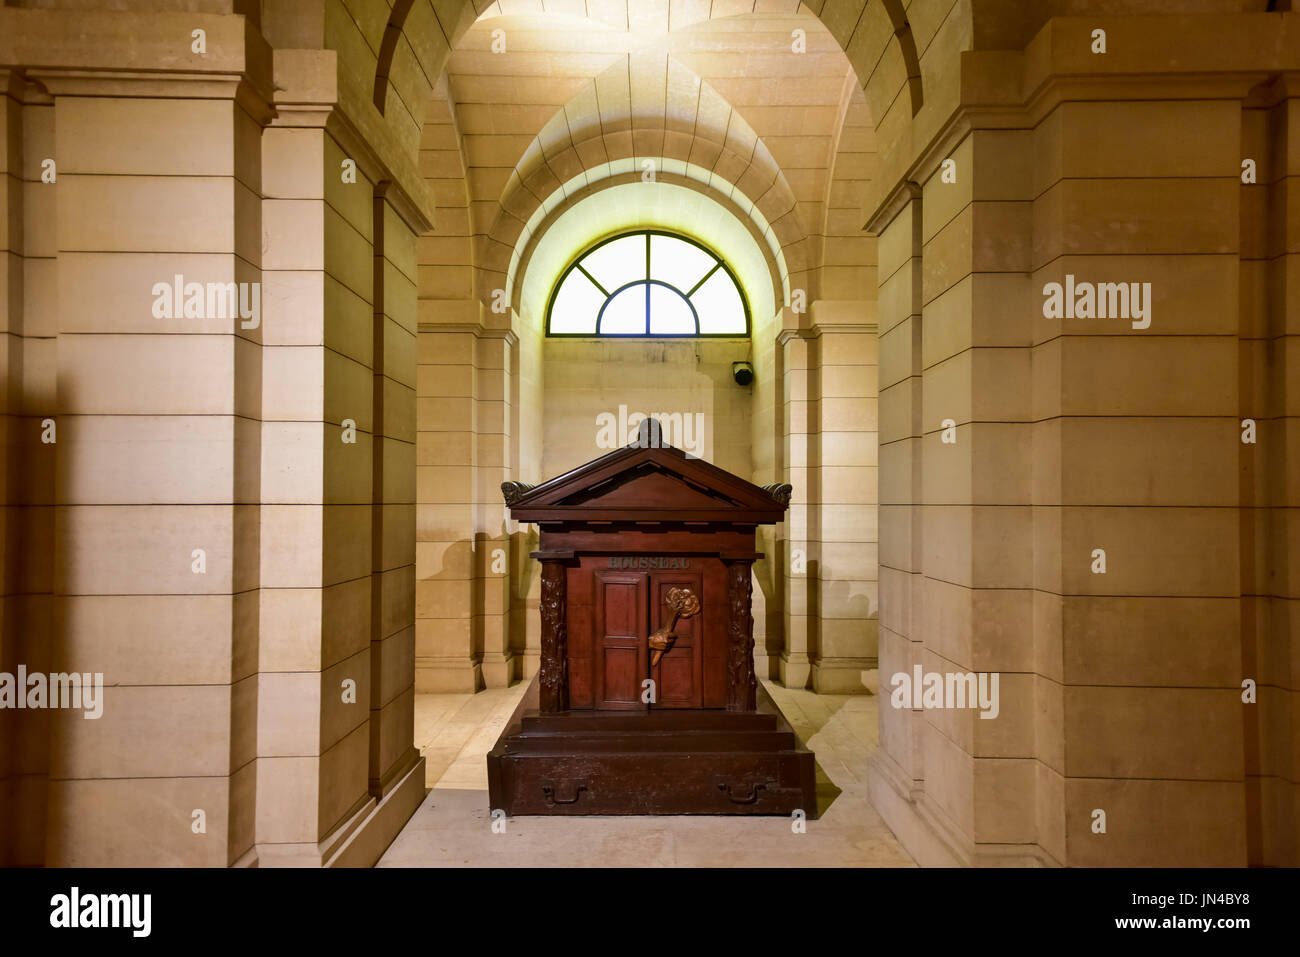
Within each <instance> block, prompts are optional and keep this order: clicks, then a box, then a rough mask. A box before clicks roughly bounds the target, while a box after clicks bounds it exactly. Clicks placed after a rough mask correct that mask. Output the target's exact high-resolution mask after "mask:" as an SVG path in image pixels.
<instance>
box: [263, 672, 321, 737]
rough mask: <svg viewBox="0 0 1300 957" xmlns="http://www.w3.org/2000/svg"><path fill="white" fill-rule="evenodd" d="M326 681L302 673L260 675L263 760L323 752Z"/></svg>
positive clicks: (311, 674) (307, 673)
mask: <svg viewBox="0 0 1300 957" xmlns="http://www.w3.org/2000/svg"><path fill="white" fill-rule="evenodd" d="M321 693H322V679H321V676H320V675H319V674H315V673H312V672H300V673H289V674H283V673H280V674H277V673H268V672H262V673H261V674H259V675H258V689H257V715H258V720H257V728H258V737H257V753H258V756H259V757H260V758H279V757H295V756H303V755H316V754H319V753H320V750H321V713H322V703H323V702H322V699H321Z"/></svg>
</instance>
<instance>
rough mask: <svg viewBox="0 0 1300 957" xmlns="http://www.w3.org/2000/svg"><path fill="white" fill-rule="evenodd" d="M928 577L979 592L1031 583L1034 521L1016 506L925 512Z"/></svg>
mask: <svg viewBox="0 0 1300 957" xmlns="http://www.w3.org/2000/svg"><path fill="white" fill-rule="evenodd" d="M922 514H923V519H922V529H923V536H924V569H925V573H926V574H927V575H930V576H932V577H937V578H941V579H944V580H945V581H950V582H953V583H955V584H960V585H968V586H971V587H975V588H1024V587H1028V586H1029V585H1030V584H1032V575H1033V567H1032V566H1033V554H1034V550H1033V548H1032V542H1033V532H1034V521H1033V515H1032V511H1031V509H1029V508H1028V507H1018V506H974V507H970V506H942V505H927V506H923V507H922Z"/></svg>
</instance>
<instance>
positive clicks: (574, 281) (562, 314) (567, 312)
mask: <svg viewBox="0 0 1300 957" xmlns="http://www.w3.org/2000/svg"><path fill="white" fill-rule="evenodd" d="M604 302H605V297H604V296H603V295H602V294H601V292H600V290H599V289H597V288H596V287H595V286H594V285H593V284H592V282H591V280H590V279H588V278H587V277H586V276H584V275H583V274H582V273H581V272H579V271H578V270H576V269H575V270H573V271H572V272H570V273H569V275H568V276H566V277H565V278H564V283H563V285H561V286H560V291H559V293H558V294H557V295H556V297H555V304H554V305H553V306H552V307H551V332H555V333H569V334H574V333H576V334H578V335H586V336H589V335H591V334H592V333H594V332H595V331H596V315H597V313H599V312H600V307H601V306H602V305H603V304H604Z"/></svg>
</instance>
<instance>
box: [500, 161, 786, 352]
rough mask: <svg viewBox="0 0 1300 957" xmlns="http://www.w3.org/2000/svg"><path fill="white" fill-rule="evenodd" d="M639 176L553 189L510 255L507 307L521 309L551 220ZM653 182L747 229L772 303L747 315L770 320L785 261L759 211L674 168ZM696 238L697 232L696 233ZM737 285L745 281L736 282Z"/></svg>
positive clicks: (757, 322)
mask: <svg viewBox="0 0 1300 957" xmlns="http://www.w3.org/2000/svg"><path fill="white" fill-rule="evenodd" d="M639 180H640V174H639V172H638V171H637V170H635V169H629V170H627V171H626V172H623V173H613V174H611V175H610V176H607V177H605V178H603V179H599V180H596V181H593V182H589V183H587V184H585V185H576V186H575V187H574V188H573V189H568V190H562V191H558V192H557V193H556V194H553V196H552V197H548V202H543V203H542V204H541V205H540V206H539V207H538V209H537V210H536V212H535V213H534V214H533V216H532V217H531V218H530V220H529V225H528V228H527V229H526V231H525V233H524V234H523V235H522V238H521V240H520V241H518V243H517V245H516V249H515V254H514V255H513V256H512V257H511V261H510V269H509V272H508V274H507V277H506V286H505V288H506V289H507V290H508V291H509V294H510V299H511V307H512V308H513V309H514V310H515V312H516V313H519V314H520V315H523V314H524V311H525V310H524V308H523V301H522V300H523V292H524V290H525V288H527V286H528V285H529V282H528V277H529V268H530V267H531V266H532V265H533V263H532V258H533V255H534V253H536V252H537V251H538V249H539V246H540V245H541V244H542V243H543V241H544V240H545V239H546V237H547V234H548V232H549V231H550V229H551V227H552V226H553V225H555V224H556V223H557V222H558V221H559V220H560V218H561V217H562V216H564V214H565V213H567V212H568V211H569V210H571V209H573V208H574V207H576V206H578V205H579V204H581V203H583V202H584V201H586V200H588V199H590V198H591V197H593V196H595V195H597V194H599V193H601V192H603V191H605V190H607V189H611V188H613V187H617V186H621V185H625V184H629V183H636V182H638V181H639ZM658 182H660V183H664V184H668V185H671V186H680V187H683V188H686V189H689V190H691V191H693V192H695V193H698V194H700V195H701V196H702V197H703V198H704V199H705V200H706V201H707V202H708V203H710V204H713V205H714V206H716V207H719V208H720V211H721V212H722V213H723V214H724V215H728V216H730V218H731V219H733V220H734V221H735V222H736V223H738V224H739V225H740V226H741V227H742V228H744V229H745V230H746V232H747V233H748V234H749V238H750V239H752V240H753V242H754V245H755V246H756V247H757V248H758V250H759V251H760V253H761V254H762V256H763V261H764V265H765V266H766V271H767V276H766V280H767V284H768V288H767V290H764V292H768V295H767V296H766V297H761V298H765V299H768V300H770V302H771V304H772V306H773V308H772V309H771V310H767V311H766V312H764V311H761V309H760V311H758V312H755V313H754V315H753V317H752V318H753V322H754V328H755V329H758V328H761V327H764V326H765V325H766V324H767V323H768V322H769V321H770V320H771V318H772V314H773V312H774V311H775V310H779V309H780V307H781V305H782V303H783V302H785V301H787V300H788V298H789V292H790V273H789V270H788V268H787V266H786V264H785V259H784V256H783V254H782V251H781V248H780V247H779V246H778V245H776V244H775V243H774V242H773V240H774V238H775V237H774V235H773V234H772V232H771V229H770V228H768V229H766V230H764V228H763V226H764V221H763V220H762V218H761V213H759V214H757V218H756V217H755V215H754V213H755V212H756V211H754V210H752V209H751V210H750V211H749V212H748V213H747V212H746V210H745V209H744V208H742V207H741V206H740V204H739V203H737V202H736V200H734V199H733V198H731V197H730V196H728V195H727V194H725V193H723V192H721V191H719V190H718V189H716V188H714V187H712V186H710V185H709V184H708V183H706V182H703V181H701V179H699V178H698V177H694V178H693V177H691V176H687V175H681V174H679V173H674V172H665V173H664V174H663V175H662V176H661V177H660V178H659V180H658ZM556 197H558V199H556V201H555V202H554V204H552V203H551V202H549V200H551V199H555V198H556ZM672 225H674V224H672V223H670V222H667V221H664V220H662V219H648V220H645V221H637V222H623V223H621V224H619V227H618V228H632V227H636V228H663V227H669V226H672ZM696 238H702V237H698V236H697V237H696ZM578 251H579V250H577V249H574V250H572V252H573V253H577V252H578ZM715 251H716V252H718V253H719V254H720V255H722V256H723V257H724V258H728V259H730V258H731V257H730V256H728V253H729V252H730V250H728V249H725V248H721V247H719V248H715ZM732 265H735V263H734V262H733V263H732ZM746 278H751V277H746ZM742 285H747V284H746V283H745V282H743V281H742ZM548 291H549V290H548ZM755 291H756V290H753V289H751V288H748V287H747V288H746V295H747V298H749V300H750V305H751V307H754V306H755V305H756V303H755V302H754V299H755V296H754V292H755Z"/></svg>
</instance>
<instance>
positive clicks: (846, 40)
mask: <svg viewBox="0 0 1300 957" xmlns="http://www.w3.org/2000/svg"><path fill="white" fill-rule="evenodd" d="M1259 2H1261V3H1263V2H1266V0H1259ZM420 5H423V6H424V7H427V8H428V9H427V13H428V14H431V15H432V17H433V22H434V23H436V24H437V26H438V28H439V31H440V34H441V37H440V39H441V41H442V46H441V50H440V52H439V54H438V56H437V58H436V60H435V61H434V62H433V63H432V66H433V68H434V70H435V71H436V74H437V75H441V74H442V72H443V71H444V70H445V67H446V60H447V56H448V55H449V53H450V51H451V49H453V48H454V47H455V45H456V44H457V43H458V42H459V40H460V39H461V37H463V36H464V34H465V33H466V32H467V31H468V30H469V28H470V27H471V26H472V25H473V23H474V21H475V20H476V19H477V18H478V17H479V16H481V15H482V14H483V13H485V12H487V11H488V10H489V9H491V8H493V7H496V8H497V9H498V10H500V11H502V12H560V13H570V14H574V15H577V16H591V14H590V13H589V11H588V8H587V4H586V3H585V0H562V2H557V0H550V2H549V4H548V0H513V2H512V0H492V2H483V0H444V2H442V3H435V2H434V0H397V2H395V3H394V4H393V6H392V9H391V11H390V13H389V16H388V19H387V22H386V25H385V27H384V32H383V40H382V41H381V44H380V51H379V56H378V58H377V62H376V64H375V70H374V81H373V83H372V84H371V89H372V99H373V102H374V103H375V106H376V108H377V109H378V110H379V112H380V113H381V114H383V113H385V110H386V103H387V98H388V89H389V86H390V83H389V78H390V76H391V75H392V72H393V65H394V58H395V55H396V52H397V50H398V48H399V41H400V39H401V37H402V35H403V34H404V33H405V32H406V31H407V27H408V22H409V21H410V19H411V15H412V11H413V9H416V8H417V7H419V6H420ZM976 5H977V4H975V3H972V4H970V5H969V6H968V5H967V4H950V5H948V6H947V7H946V8H945V9H943V10H942V11H940V10H938V9H937V8H938V7H939V6H940V5H939V4H936V3H925V2H922V3H916V4H913V6H912V8H911V9H906V8H904V6H903V0H809V2H806V3H805V2H801V0H789V3H788V12H791V13H797V12H800V11H804V10H806V11H808V12H810V13H812V14H814V15H815V16H816V17H817V18H818V19H819V20H821V21H822V23H823V24H824V25H825V26H826V27H827V29H828V30H829V31H830V32H831V34H832V35H833V36H834V37H835V38H836V40H837V42H839V44H840V47H841V49H842V50H844V52H845V54H846V55H847V56H848V58H849V62H850V63H851V64H852V66H853V69H854V71H855V73H856V74H857V76H858V82H859V84H860V85H861V86H862V87H863V88H865V87H866V86H867V85H868V84H869V83H870V82H871V81H872V79H873V78H875V77H876V76H877V73H878V72H879V73H880V80H879V82H878V83H877V89H878V91H879V92H878V94H877V97H878V99H880V100H881V101H885V100H886V98H887V99H888V101H892V100H893V99H894V96H896V95H897V93H898V92H900V91H902V90H904V89H905V90H906V91H907V94H908V97H907V98H908V107H909V111H910V112H909V115H911V116H915V115H916V114H917V113H919V112H920V110H921V108H922V106H923V105H924V103H925V92H924V83H923V64H922V56H921V52H920V50H921V49H922V48H921V47H918V42H917V31H916V30H914V28H913V23H912V19H911V18H910V17H909V14H910V13H913V12H915V11H919V12H920V13H922V14H923V15H924V17H925V28H924V36H923V38H922V42H923V43H927V44H928V42H929V40H931V39H933V37H934V32H935V30H937V28H938V26H939V24H940V23H942V22H943V21H944V20H947V19H948V18H949V17H951V16H954V15H955V16H957V17H959V18H961V19H962V21H969V20H970V19H971V17H972V14H971V13H970V8H971V7H974V6H976ZM548 7H554V8H556V9H548ZM579 8H581V9H579ZM715 8H716V11H715ZM421 12H425V11H421ZM756 12H766V13H772V12H782V10H781V6H780V5H778V6H777V7H776V8H775V9H774V8H773V6H772V5H771V4H769V3H765V2H764V0H736V2H733V3H724V4H710V5H709V6H708V8H707V12H705V13H704V15H703V16H701V15H699V14H698V13H696V12H695V11H693V10H689V9H688V10H685V11H679V12H678V13H677V17H678V19H677V22H675V23H672V24H671V26H672V28H675V29H680V28H682V27H685V26H689V25H691V24H692V23H697V22H704V21H706V20H710V19H718V18H722V17H733V16H739V15H743V14H746V13H756ZM940 14H942V15H940ZM604 16H605V17H611V16H612V17H615V18H616V17H617V11H616V10H615V11H613V12H607V13H605V14H604ZM624 16H625V17H626V14H624ZM958 33H959V34H960V35H962V36H964V37H967V38H969V37H970V36H971V34H972V30H971V28H970V24H969V22H963V23H960V24H959V25H958ZM965 48H967V47H966V46H962V47H961V48H959V49H958V50H956V51H954V52H960V49H965ZM890 94H893V95H890ZM873 105H876V104H874V103H873ZM876 115H877V116H879V115H880V114H876Z"/></svg>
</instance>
